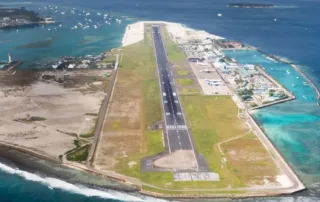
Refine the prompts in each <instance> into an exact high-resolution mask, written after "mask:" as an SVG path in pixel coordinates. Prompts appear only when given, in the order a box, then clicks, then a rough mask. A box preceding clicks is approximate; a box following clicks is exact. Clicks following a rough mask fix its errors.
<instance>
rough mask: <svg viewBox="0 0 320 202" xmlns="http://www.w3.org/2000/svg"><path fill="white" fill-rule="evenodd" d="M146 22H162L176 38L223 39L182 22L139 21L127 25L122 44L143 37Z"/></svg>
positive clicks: (137, 40) (133, 41)
mask: <svg viewBox="0 0 320 202" xmlns="http://www.w3.org/2000/svg"><path fill="white" fill-rule="evenodd" d="M148 23H153V24H157V23H158V24H164V25H165V26H166V28H167V30H168V32H169V33H170V35H171V37H172V38H173V39H174V40H176V41H178V40H190V39H193V38H194V39H206V38H211V39H224V38H223V37H220V36H217V35H213V34H210V33H208V32H206V31H203V30H195V29H191V28H188V27H186V26H184V25H183V24H179V23H173V22H166V21H139V22H136V23H133V24H130V25H128V26H127V28H126V31H125V34H124V36H123V39H122V46H128V45H131V44H134V43H137V42H139V41H142V40H143V39H144V25H145V24H148Z"/></svg>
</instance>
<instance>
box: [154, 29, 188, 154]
mask: <svg viewBox="0 0 320 202" xmlns="http://www.w3.org/2000/svg"><path fill="white" fill-rule="evenodd" d="M152 31H153V40H154V48H155V54H156V59H157V66H158V72H159V79H160V89H161V95H162V96H161V99H162V102H163V113H164V119H165V125H166V131H167V135H168V147H169V152H170V153H171V152H174V151H176V150H193V145H192V142H191V141H192V140H191V137H190V134H189V131H188V128H187V126H186V122H185V119H184V116H183V112H182V108H181V105H180V101H179V98H178V94H177V92H176V88H175V85H174V79H173V77H172V72H171V70H170V67H169V62H168V59H167V55H166V51H165V47H164V45H163V42H162V38H161V34H160V31H159V27H157V26H152Z"/></svg>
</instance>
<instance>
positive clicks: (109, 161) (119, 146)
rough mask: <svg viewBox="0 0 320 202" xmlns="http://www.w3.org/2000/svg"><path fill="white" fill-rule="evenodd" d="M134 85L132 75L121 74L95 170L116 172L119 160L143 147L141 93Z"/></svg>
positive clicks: (105, 125)
mask: <svg viewBox="0 0 320 202" xmlns="http://www.w3.org/2000/svg"><path fill="white" fill-rule="evenodd" d="M135 85H137V84H136V80H135V78H133V77H132V75H131V76H130V73H128V72H124V71H120V72H118V78H117V83H116V84H115V88H114V91H113V94H112V97H111V102H110V105H109V106H108V111H107V114H106V119H105V122H104V126H103V131H102V133H101V137H100V138H101V139H100V143H99V144H98V147H97V151H96V154H97V155H96V159H95V161H94V167H95V168H97V169H99V170H114V169H115V168H116V166H117V163H118V160H117V159H118V158H126V157H127V155H128V154H131V153H137V152H139V151H140V149H141V147H142V145H141V144H142V143H141V142H143V141H142V140H141V138H142V132H141V130H140V124H141V123H140V113H141V107H140V105H141V100H140V98H141V94H140V93H141V92H140V89H139V88H132V86H135Z"/></svg>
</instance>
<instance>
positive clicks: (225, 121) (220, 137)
mask: <svg viewBox="0 0 320 202" xmlns="http://www.w3.org/2000/svg"><path fill="white" fill-rule="evenodd" d="M180 100H181V103H182V106H183V108H184V112H185V115H186V118H187V121H188V124H189V126H190V129H191V131H192V135H193V138H194V142H195V145H196V148H197V150H198V152H199V153H200V154H202V155H204V156H205V158H206V160H207V162H208V164H209V167H210V168H211V169H212V170H213V171H214V172H218V173H219V174H220V177H221V179H222V180H221V182H220V183H221V185H224V186H227V184H231V185H233V186H234V187H235V186H241V185H242V184H241V181H240V179H239V178H238V177H237V176H236V175H235V174H234V173H233V172H231V171H230V169H229V168H228V167H227V166H224V167H223V168H221V162H222V156H221V153H220V152H219V150H218V149H217V147H216V145H217V144H218V143H219V142H222V141H224V140H227V139H230V138H232V137H235V136H238V135H243V134H245V132H246V130H245V128H244V127H243V126H242V123H241V121H240V120H239V119H238V117H237V113H238V109H237V106H236V105H235V103H234V102H233V100H232V99H231V97H230V96H202V95H190V96H180Z"/></svg>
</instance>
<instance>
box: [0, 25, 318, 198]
mask: <svg viewBox="0 0 320 202" xmlns="http://www.w3.org/2000/svg"><path fill="white" fill-rule="evenodd" d="M145 23H168V22H162V21H157V22H154V21H143V22H137V23H134V24H137V28H134V27H132V28H128V27H130V26H131V25H133V24H131V25H128V26H127V28H126V32H125V34H124V37H123V39H122V46H127V45H130V44H133V43H136V42H138V41H140V40H143V38H142V39H141V36H140V35H141V30H140V27H141V25H142V27H144V24H145ZM171 24H172V27H171V28H172V30H171V32H170V33H171V34H172V33H174V28H175V26H176V33H174V34H175V35H174V34H173V35H174V36H176V37H177V36H179V33H178V31H179V29H182V28H183V25H182V24H178V23H171ZM166 25H167V24H166ZM168 26H170V25H168ZM181 27H182V28H181ZM133 29H134V30H133ZM184 29H190V30H193V29H191V28H186V27H184ZM180 31H181V30H180ZM194 31H195V32H199V33H202V34H203V36H208V34H209V33H207V32H204V31H197V30H194ZM134 32H135V33H136V34H132V33H134ZM209 35H210V36H212V37H219V36H215V35H212V34H209ZM130 37H131V38H130ZM142 37H144V31H143V32H142ZM220 38H221V37H220ZM297 68H299V67H297ZM299 73H300V72H299ZM301 74H302V75H303V73H301ZM306 78H307V77H306ZM306 80H307V79H306ZM317 92H318V96H320V93H319V91H317ZM247 115H248V116H249V117H250V118H251V119H252V121H253V122H254V123H255V125H257V127H258V132H262V134H263V136H264V137H262V138H266V139H267V143H266V144H271V146H272V147H273V149H272V150H273V151H274V153H273V154H275V155H276V156H278V158H279V159H280V161H281V163H282V164H283V165H284V167H286V169H288V172H289V173H290V174H291V175H292V176H293V178H294V179H295V180H296V181H297V182H298V184H299V185H298V187H297V190H295V191H293V192H290V191H288V192H285V193H273V194H272V193H271V194H268V193H267V194H263V193H259V192H256V194H255V193H254V192H253V193H252V192H250V190H249V189H248V190H249V191H248V192H247V193H244V194H237V193H236V194H224V195H223V196H222V195H221V196H220V194H208V195H206V194H204V195H190V196H189V195H186V194H181V196H180V195H166V194H160V193H156V192H149V191H143V190H141V189H140V188H136V189H133V188H132V189H131V188H129V187H131V186H132V185H133V184H134V183H131V185H128V184H124V183H121V182H116V183H119V184H120V185H117V186H124V187H121V188H119V187H117V186H114V185H113V186H110V187H109V186H107V185H106V186H101V187H103V188H108V189H113V190H119V191H126V189H127V190H128V192H140V193H141V194H146V195H149V196H155V197H161V198H172V199H176V198H188V199H193V198H253V197H262V196H280V195H287V194H292V193H295V192H297V191H302V190H304V189H306V187H305V186H304V185H303V183H302V182H301V181H300V179H299V178H298V176H297V175H296V174H295V172H294V171H293V170H292V168H291V167H290V166H289V165H288V163H287V162H286V161H285V160H284V159H283V157H282V155H281V154H280V153H279V151H278V150H277V149H276V147H275V146H274V145H273V143H272V142H271V141H270V140H269V138H268V137H267V135H266V134H265V133H264V132H263V128H261V127H260V125H259V124H257V123H256V121H255V120H254V118H253V117H252V116H251V114H250V113H248V112H247ZM254 123H253V124H254ZM259 130H260V131H259ZM259 139H260V137H259ZM260 141H261V142H263V141H262V140H260ZM269 146H270V145H269ZM2 148H10V149H12V150H17V151H18V152H21V153H24V152H26V153H27V155H30V156H35V157H36V158H41V159H44V160H46V161H49V162H51V163H53V164H57V165H56V166H59V167H64V168H63V169H73V170H74V171H76V172H85V173H87V174H88V175H94V176H96V177H98V176H104V177H107V178H109V179H103V181H108V180H110V181H114V180H115V179H117V178H115V177H112V176H108V175H106V174H104V173H102V172H100V171H98V170H94V169H91V168H87V167H85V165H83V167H82V166H81V167H80V166H74V165H72V163H70V164H69V163H66V164H64V163H61V162H60V161H59V160H56V159H53V158H51V157H48V156H46V155H43V154H40V153H38V152H35V151H33V150H30V149H28V148H25V147H22V146H20V145H14V144H8V143H5V142H0V152H1V153H2V152H3V151H1V149H2ZM266 148H267V147H266ZM267 149H268V148H267ZM268 151H269V150H268ZM7 156H9V157H10V158H13V156H12V155H11V156H10V155H7ZM8 160H10V159H8ZM33 163H34V162H32V161H30V162H29V164H33ZM58 164H59V165H58ZM33 167H34V168H35V167H37V165H36V164H35V165H33ZM66 167H68V168H66ZM35 169H36V168H35ZM79 170H81V171H79ZM49 173H50V172H49ZM61 176H63V175H61ZM62 178H64V177H62ZM113 178H114V179H113ZM128 178H129V177H128ZM120 180H121V179H120ZM123 181H124V182H126V183H128V182H129V180H128V181H127V180H126V179H125V180H123ZM83 182H84V183H83ZM83 182H80V183H81V184H86V182H85V181H83ZM72 183H74V182H72ZM76 183H77V182H76ZM93 186H98V187H100V185H93ZM229 191H232V189H230V190H229Z"/></svg>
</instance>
